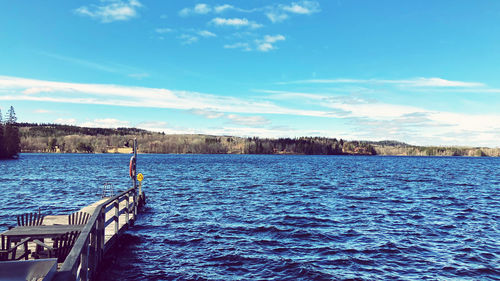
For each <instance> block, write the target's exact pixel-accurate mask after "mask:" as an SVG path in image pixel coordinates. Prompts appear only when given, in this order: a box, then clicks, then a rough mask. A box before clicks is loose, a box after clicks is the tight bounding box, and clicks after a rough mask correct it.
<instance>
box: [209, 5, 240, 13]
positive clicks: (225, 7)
mask: <svg viewBox="0 0 500 281" xmlns="http://www.w3.org/2000/svg"><path fill="white" fill-rule="evenodd" d="M233 9H236V8H235V7H234V6H233V5H229V4H223V5H219V6H215V7H214V11H215V12H216V13H223V12H225V11H227V10H233Z"/></svg>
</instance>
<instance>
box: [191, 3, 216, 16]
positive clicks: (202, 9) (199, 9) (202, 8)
mask: <svg viewBox="0 0 500 281" xmlns="http://www.w3.org/2000/svg"><path fill="white" fill-rule="evenodd" d="M211 10H212V8H210V6H208V5H207V4H196V5H195V6H194V9H193V11H194V12H195V13H197V14H208V13H209V12H210V11H211Z"/></svg>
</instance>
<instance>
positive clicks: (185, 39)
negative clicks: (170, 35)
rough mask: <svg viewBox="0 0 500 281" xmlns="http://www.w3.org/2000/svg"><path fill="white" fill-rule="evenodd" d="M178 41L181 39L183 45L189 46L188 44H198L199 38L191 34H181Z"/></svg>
mask: <svg viewBox="0 0 500 281" xmlns="http://www.w3.org/2000/svg"><path fill="white" fill-rule="evenodd" d="M179 39H181V42H182V44H184V45H190V44H193V43H196V42H198V40H199V38H198V37H197V36H194V35H191V34H181V35H180V36H179Z"/></svg>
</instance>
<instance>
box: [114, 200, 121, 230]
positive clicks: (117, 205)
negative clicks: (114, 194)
mask: <svg viewBox="0 0 500 281" xmlns="http://www.w3.org/2000/svg"><path fill="white" fill-rule="evenodd" d="M114 207H115V216H114V219H115V233H118V230H119V223H118V220H119V219H120V201H118V198H117V199H116V200H115V203H114Z"/></svg>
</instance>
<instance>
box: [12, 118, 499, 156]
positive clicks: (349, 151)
mask: <svg viewBox="0 0 500 281" xmlns="http://www.w3.org/2000/svg"><path fill="white" fill-rule="evenodd" d="M19 127H20V129H19V130H20V131H19V134H20V137H21V150H22V152H57V153H129V152H130V151H131V148H130V147H131V145H130V140H132V139H134V138H136V139H137V142H138V146H139V152H141V153H176V154H305V155H403V156H500V149H499V148H481V147H436V146H414V145H409V144H406V143H402V142H398V141H380V142H368V141H347V140H343V139H336V138H324V137H300V138H279V139H269V138H257V137H253V138H242V137H233V136H211V135H187V134H186V135H182V134H177V135H167V134H164V133H157V132H150V131H146V130H141V129H136V128H118V129H103V128H85V127H77V126H68V125H57V124H30V123H21V124H19Z"/></svg>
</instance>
